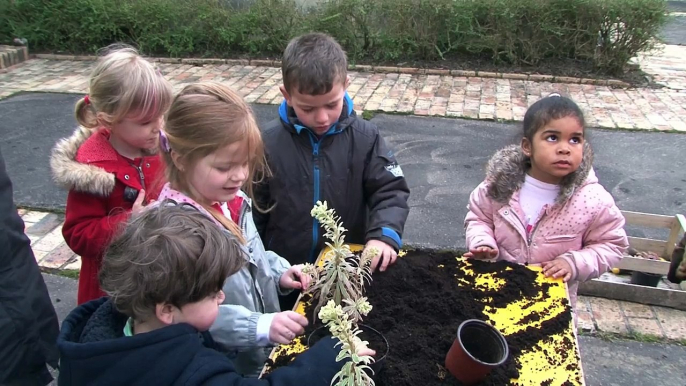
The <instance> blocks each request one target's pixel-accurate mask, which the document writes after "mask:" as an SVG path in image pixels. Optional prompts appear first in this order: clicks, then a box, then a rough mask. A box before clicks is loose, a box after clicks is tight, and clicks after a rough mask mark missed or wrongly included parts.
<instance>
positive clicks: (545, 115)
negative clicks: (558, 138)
mask: <svg viewBox="0 0 686 386" xmlns="http://www.w3.org/2000/svg"><path fill="white" fill-rule="evenodd" d="M564 117H574V118H576V119H577V120H578V121H579V125H581V127H582V128H583V129H584V132H585V131H586V120H585V119H584V113H583V112H582V111H581V109H580V108H579V106H578V105H577V104H576V103H574V101H573V100H571V99H569V98H567V97H563V96H561V95H559V94H551V95H550V96H547V97H545V98H541V99H539V100H538V101H536V102H535V103H534V104H533V105H531V107H529V109H528V110H526V114H524V122H523V123H522V129H523V133H522V135H523V137H524V138H526V139H528V140H529V142H533V138H534V135H536V133H537V132H538V130H540V129H541V128H542V127H544V126H545V125H547V124H548V123H550V121H552V120H555V119H560V118H564Z"/></svg>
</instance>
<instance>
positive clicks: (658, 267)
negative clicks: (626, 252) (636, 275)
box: [615, 256, 669, 275]
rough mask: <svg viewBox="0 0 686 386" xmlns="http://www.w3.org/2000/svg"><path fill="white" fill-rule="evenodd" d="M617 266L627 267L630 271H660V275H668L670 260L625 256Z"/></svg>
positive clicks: (620, 267)
mask: <svg viewBox="0 0 686 386" xmlns="http://www.w3.org/2000/svg"><path fill="white" fill-rule="evenodd" d="M615 268H619V269H626V270H628V271H638V272H645V273H659V274H660V275H666V274H667V272H669V262H668V261H660V260H648V259H642V258H640V257H632V256H624V258H623V259H622V260H620V261H619V263H617V265H616V266H615Z"/></svg>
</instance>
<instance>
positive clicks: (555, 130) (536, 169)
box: [522, 116, 584, 184]
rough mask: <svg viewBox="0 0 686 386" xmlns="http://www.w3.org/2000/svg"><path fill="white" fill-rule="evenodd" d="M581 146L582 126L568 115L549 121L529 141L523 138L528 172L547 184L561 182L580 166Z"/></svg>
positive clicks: (582, 144)
mask: <svg viewBox="0 0 686 386" xmlns="http://www.w3.org/2000/svg"><path fill="white" fill-rule="evenodd" d="M583 146H584V129H583V127H581V125H580V124H579V121H578V120H577V119H576V118H575V117H571V116H570V117H564V118H560V119H555V120H552V121H550V122H549V123H548V124H547V125H545V126H544V127H542V128H540V129H539V130H538V131H537V132H536V134H534V137H533V140H532V141H531V143H530V142H529V141H528V140H527V139H526V138H525V139H523V140H522V150H523V151H524V154H526V155H527V156H529V157H531V170H530V171H529V174H530V175H531V176H532V177H534V178H535V179H537V180H539V181H543V182H547V183H550V184H558V183H560V181H561V180H562V178H563V177H565V176H566V175H568V174H570V173H573V172H575V171H576V170H577V169H578V168H579V165H581V160H582V158H583Z"/></svg>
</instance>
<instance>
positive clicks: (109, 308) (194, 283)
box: [57, 205, 373, 386]
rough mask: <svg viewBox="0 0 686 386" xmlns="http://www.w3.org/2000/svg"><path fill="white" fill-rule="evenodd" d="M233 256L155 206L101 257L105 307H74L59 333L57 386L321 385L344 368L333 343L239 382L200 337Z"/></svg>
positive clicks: (229, 241)
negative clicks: (102, 260) (260, 378)
mask: <svg viewBox="0 0 686 386" xmlns="http://www.w3.org/2000/svg"><path fill="white" fill-rule="evenodd" d="M242 255H243V248H242V247H241V246H239V245H238V243H237V242H236V239H235V238H233V237H227V235H226V234H225V232H223V231H222V230H221V229H220V228H219V227H217V226H216V225H215V224H214V223H213V222H212V221H211V220H209V219H208V218H207V217H206V216H205V215H203V214H202V213H200V212H198V211H193V210H191V211H189V210H187V209H184V208H181V207H175V206H167V205H160V206H158V207H156V208H151V209H149V210H146V211H145V212H143V213H141V214H139V215H136V216H134V218H133V220H132V221H131V222H130V224H129V225H128V226H127V227H126V228H125V229H124V230H123V232H122V233H121V234H120V235H119V236H117V237H116V238H115V240H114V241H113V242H112V244H111V245H110V247H109V249H108V251H107V253H106V255H105V258H104V262H103V267H102V270H101V272H100V282H101V285H102V288H103V289H104V290H105V292H107V293H108V294H109V295H110V298H106V297H104V298H102V299H97V300H93V301H90V302H88V303H86V304H83V305H81V306H79V307H78V308H76V309H75V310H73V311H72V312H71V313H70V314H69V316H68V317H67V318H66V319H65V320H64V323H63V324H62V331H61V333H60V336H59V339H58V343H57V344H58V346H59V349H60V353H61V360H60V374H59V379H58V382H59V384H60V385H70V386H78V385H86V384H89V385H90V384H92V385H143V386H150V385H161V386H163V385H223V386H225V385H244V386H248V385H254V386H257V385H264V386H267V385H282V386H286V385H293V386H296V385H309V386H317V385H321V386H328V385H329V384H330V383H331V379H332V378H333V376H334V374H335V373H336V372H337V371H338V370H340V368H341V366H342V365H343V362H336V352H337V351H338V350H337V349H334V340H333V339H325V340H323V341H321V342H318V343H317V344H316V345H315V346H313V347H312V348H310V349H309V350H308V351H306V352H304V353H303V354H301V355H300V356H299V357H298V358H296V359H295V361H294V362H293V363H292V364H290V365H288V366H285V367H282V368H279V369H276V370H274V371H273V372H272V373H271V374H270V375H267V376H266V377H265V379H264V380H257V379H244V378H243V377H242V376H241V375H240V374H239V373H238V372H237V371H236V368H235V367H234V365H233V364H232V363H231V361H230V360H229V359H228V358H227V357H226V356H225V355H224V354H223V353H221V352H219V351H217V350H216V346H215V344H214V342H213V340H212V336H211V335H210V334H209V333H208V332H207V330H208V328H209V327H210V325H212V323H213V322H214V320H215V319H216V318H217V315H218V314H219V313H220V311H219V308H220V307H221V306H220V304H221V303H222V301H223V299H224V293H223V292H222V287H223V286H224V280H225V279H226V277H227V276H230V275H232V274H234V273H236V272H238V271H239V270H240V269H241V267H242V266H243V264H244V261H245V257H244V256H242ZM360 354H366V355H370V354H372V355H373V351H372V350H368V349H367V350H364V351H362V350H361V352H360Z"/></svg>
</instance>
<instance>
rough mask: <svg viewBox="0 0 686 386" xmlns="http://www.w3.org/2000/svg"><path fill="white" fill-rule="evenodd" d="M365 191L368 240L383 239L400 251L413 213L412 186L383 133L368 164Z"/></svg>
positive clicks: (379, 136)
mask: <svg viewBox="0 0 686 386" xmlns="http://www.w3.org/2000/svg"><path fill="white" fill-rule="evenodd" d="M364 192H365V197H366V199H367V206H368V207H369V225H368V227H367V237H366V239H367V240H373V239H374V240H381V241H383V242H385V243H387V244H388V245H391V246H393V247H394V248H395V249H396V250H399V249H400V248H401V247H402V244H403V243H402V234H403V229H404V227H405V221H406V220H407V215H408V214H409V213H410V207H409V206H408V204H407V200H408V199H409V197H410V188H409V187H408V186H407V181H406V180H405V176H404V174H403V170H402V169H401V168H400V165H398V161H396V159H395V156H394V155H393V151H391V150H390V149H389V148H388V147H387V146H386V142H385V141H384V140H383V138H382V137H381V135H379V134H377V135H376V139H375V142H374V145H373V147H372V151H371V154H370V155H369V159H368V162H367V163H366V165H365V171H364Z"/></svg>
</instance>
